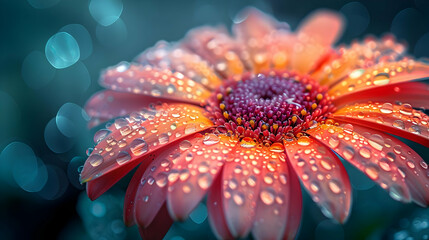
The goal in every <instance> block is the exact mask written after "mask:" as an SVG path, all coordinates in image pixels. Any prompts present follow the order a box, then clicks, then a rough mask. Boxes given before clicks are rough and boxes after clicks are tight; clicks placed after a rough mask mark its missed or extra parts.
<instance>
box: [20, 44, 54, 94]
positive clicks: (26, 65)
mask: <svg viewBox="0 0 429 240" xmlns="http://www.w3.org/2000/svg"><path fill="white" fill-rule="evenodd" d="M21 74H22V78H23V79H24V81H25V83H26V84H27V85H28V86H29V87H31V88H33V89H40V88H41V87H43V86H45V85H46V84H48V83H49V82H50V81H51V80H52V79H53V78H54V76H55V68H53V67H52V65H51V64H49V62H48V61H47V60H46V58H45V55H43V53H42V52H39V51H33V52H31V53H30V54H28V55H27V57H26V58H25V59H24V61H23V62H22V67H21Z"/></svg>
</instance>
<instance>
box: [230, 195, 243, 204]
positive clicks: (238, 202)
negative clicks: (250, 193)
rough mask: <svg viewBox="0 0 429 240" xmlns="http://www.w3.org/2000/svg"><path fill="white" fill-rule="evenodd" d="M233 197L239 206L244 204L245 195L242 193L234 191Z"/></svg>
mask: <svg viewBox="0 0 429 240" xmlns="http://www.w3.org/2000/svg"><path fill="white" fill-rule="evenodd" d="M232 199H233V201H234V203H235V204H237V205H238V206H242V205H243V204H244V196H243V194H242V193H234V194H233V196H232Z"/></svg>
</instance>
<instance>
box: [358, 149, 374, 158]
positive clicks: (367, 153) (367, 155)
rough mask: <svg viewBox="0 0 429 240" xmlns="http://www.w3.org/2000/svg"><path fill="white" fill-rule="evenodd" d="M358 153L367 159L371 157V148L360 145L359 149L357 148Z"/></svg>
mask: <svg viewBox="0 0 429 240" xmlns="http://www.w3.org/2000/svg"><path fill="white" fill-rule="evenodd" d="M359 154H360V155H361V156H362V157H364V158H367V159H369V158H370V157H371V150H370V149H369V148H367V147H362V148H361V149H359Z"/></svg>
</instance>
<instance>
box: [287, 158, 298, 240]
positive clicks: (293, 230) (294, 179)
mask: <svg viewBox="0 0 429 240" xmlns="http://www.w3.org/2000/svg"><path fill="white" fill-rule="evenodd" d="M288 168H289V169H290V170H289V174H290V177H289V179H290V181H289V182H290V192H291V196H290V202H289V210H288V215H287V221H286V227H285V234H284V236H283V239H284V240H292V239H295V236H296V234H297V233H298V230H299V226H300V224H301V216H302V193H301V186H300V185H299V179H298V176H297V175H296V173H295V171H294V170H293V168H292V167H291V165H290V162H289V160H288Z"/></svg>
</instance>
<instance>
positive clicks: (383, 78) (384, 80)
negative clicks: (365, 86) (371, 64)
mask: <svg viewBox="0 0 429 240" xmlns="http://www.w3.org/2000/svg"><path fill="white" fill-rule="evenodd" d="M389 82H390V76H389V74H388V73H384V72H382V73H379V74H377V75H375V76H374V79H373V83H374V85H376V86H383V85H386V84H388V83H389Z"/></svg>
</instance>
